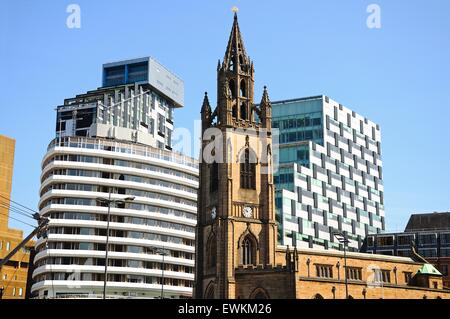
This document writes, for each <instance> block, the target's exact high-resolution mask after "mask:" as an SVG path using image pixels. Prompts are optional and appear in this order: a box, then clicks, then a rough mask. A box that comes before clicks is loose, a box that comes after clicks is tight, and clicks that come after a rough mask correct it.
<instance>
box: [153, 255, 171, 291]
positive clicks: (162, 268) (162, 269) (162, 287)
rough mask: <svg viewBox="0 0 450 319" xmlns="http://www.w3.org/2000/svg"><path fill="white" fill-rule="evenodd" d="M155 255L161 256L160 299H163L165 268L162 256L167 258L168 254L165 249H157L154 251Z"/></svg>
mask: <svg viewBox="0 0 450 319" xmlns="http://www.w3.org/2000/svg"><path fill="white" fill-rule="evenodd" d="M155 253H157V254H158V255H161V256H162V265H161V299H164V268H166V264H165V260H164V256H167V255H168V254H169V253H168V251H167V250H166V249H164V246H163V248H158V249H156V250H155Z"/></svg>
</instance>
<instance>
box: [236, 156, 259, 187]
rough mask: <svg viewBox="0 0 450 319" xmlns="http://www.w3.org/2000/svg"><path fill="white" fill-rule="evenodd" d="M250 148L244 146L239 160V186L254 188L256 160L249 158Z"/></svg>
mask: <svg viewBox="0 0 450 319" xmlns="http://www.w3.org/2000/svg"><path fill="white" fill-rule="evenodd" d="M250 155H253V154H251V153H250V149H249V148H246V149H245V151H244V154H243V155H242V156H241V160H240V166H241V167H240V177H241V188H244V189H256V163H255V162H256V161H255V159H254V158H250Z"/></svg>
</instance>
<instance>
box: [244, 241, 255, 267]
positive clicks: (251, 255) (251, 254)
mask: <svg viewBox="0 0 450 319" xmlns="http://www.w3.org/2000/svg"><path fill="white" fill-rule="evenodd" d="M241 263H242V264H243V265H254V264H255V263H256V247H255V243H254V241H253V240H252V239H251V238H250V236H247V237H245V238H244V240H243V241H242V246H241Z"/></svg>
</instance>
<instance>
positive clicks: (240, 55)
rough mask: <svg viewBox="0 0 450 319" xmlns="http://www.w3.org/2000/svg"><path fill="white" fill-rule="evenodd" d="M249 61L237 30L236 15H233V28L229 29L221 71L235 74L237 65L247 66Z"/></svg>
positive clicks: (239, 32)
mask: <svg viewBox="0 0 450 319" xmlns="http://www.w3.org/2000/svg"><path fill="white" fill-rule="evenodd" d="M248 62H249V59H248V57H247V53H246V51H245V47H244V41H243V39H242V36H241V31H240V30H239V22H238V17H237V13H236V12H235V13H234V21H233V26H232V28H231V33H230V37H229V39H228V45H227V49H226V51H225V56H224V59H223V63H222V68H223V69H229V70H231V71H234V72H235V73H237V70H238V67H237V63H239V65H244V64H248Z"/></svg>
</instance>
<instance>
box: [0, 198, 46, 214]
mask: <svg viewBox="0 0 450 319" xmlns="http://www.w3.org/2000/svg"><path fill="white" fill-rule="evenodd" d="M0 197H3V198H4V199H6V200H8V201H10V202H12V203H14V204H16V205H19V206H20V207H22V208H25V209H26V210H29V211H30V212H32V213H38V214H39V212H37V211H35V210H34V209H31V208H29V207H27V206H25V205H22V204H20V203H18V202H15V201H13V200H12V199H11V198H8V197H6V196H3V195H2V194H0Z"/></svg>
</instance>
